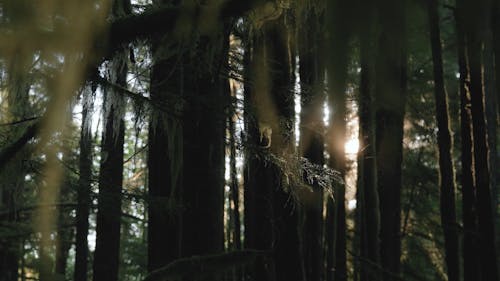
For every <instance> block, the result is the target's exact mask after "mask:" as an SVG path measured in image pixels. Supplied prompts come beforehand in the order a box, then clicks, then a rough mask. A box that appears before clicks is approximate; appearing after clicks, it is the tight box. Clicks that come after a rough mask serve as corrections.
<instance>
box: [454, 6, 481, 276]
mask: <svg viewBox="0 0 500 281" xmlns="http://www.w3.org/2000/svg"><path fill="white" fill-rule="evenodd" d="M462 6H463V1H457V10H459V9H462V8H463V7H462ZM455 16H456V19H455V20H456V29H457V42H458V67H459V72H460V85H459V87H460V130H461V142H462V144H461V149H462V155H461V162H462V177H461V184H462V221H463V226H464V230H463V232H464V233H463V235H464V238H463V251H462V257H463V263H464V265H463V266H464V269H463V272H464V281H475V280H482V279H481V275H480V270H479V259H478V258H477V257H478V255H479V253H478V247H479V245H478V241H477V213H476V187H475V185H474V157H473V151H472V116H471V112H470V92H469V86H468V84H467V83H468V81H470V80H469V79H470V78H469V74H468V69H467V54H466V42H465V34H464V33H463V32H464V30H463V22H462V21H461V20H460V19H459V18H458V17H457V15H455Z"/></svg>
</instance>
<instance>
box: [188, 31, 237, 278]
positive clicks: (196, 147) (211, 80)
mask: <svg viewBox="0 0 500 281" xmlns="http://www.w3.org/2000/svg"><path fill="white" fill-rule="evenodd" d="M226 28H227V26H226V25H225V24H222V23H221V28H220V29H218V30H216V31H215V32H214V33H213V34H212V37H210V38H209V37H204V36H201V37H200V38H199V39H198V42H197V45H198V46H203V47H197V48H194V49H193V50H191V53H188V54H186V56H185V60H184V62H185V63H184V65H185V67H186V69H185V74H186V76H185V84H184V87H185V97H186V98H185V104H184V109H183V116H182V126H183V128H182V130H183V138H184V141H183V149H182V151H183V162H182V169H183V170H182V173H183V189H182V202H183V212H182V216H183V218H182V219H183V221H182V243H181V245H182V250H181V253H182V255H183V256H192V255H204V254H214V253H220V252H222V251H223V250H224V221H223V218H224V185H225V180H224V169H225V161H224V156H225V132H226V126H225V125H226V118H227V105H228V104H229V103H228V101H229V94H230V92H229V81H228V80H227V78H226V77H227V73H226V72H225V71H226V69H227V61H228V47H229V32H228V31H227V29H226ZM207 47H208V48H210V49H211V50H212V52H207V50H206V48H207ZM214 278H217V277H216V276H211V277H210V278H209V280H216V279H214Z"/></svg>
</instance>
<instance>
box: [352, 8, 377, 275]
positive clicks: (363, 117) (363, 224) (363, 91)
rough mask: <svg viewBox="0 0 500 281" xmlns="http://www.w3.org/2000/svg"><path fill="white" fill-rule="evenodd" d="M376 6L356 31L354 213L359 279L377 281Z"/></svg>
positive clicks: (366, 15)
mask: <svg viewBox="0 0 500 281" xmlns="http://www.w3.org/2000/svg"><path fill="white" fill-rule="evenodd" d="M375 7H376V6H375V5H374V3H373V2H370V5H369V6H368V7H367V9H366V11H365V13H363V14H362V15H363V18H364V19H365V22H363V27H362V29H361V31H360V41H361V42H360V43H361V48H360V51H361V54H360V55H361V57H360V61H361V81H360V89H359V98H358V103H359V146H360V147H361V148H362V149H361V150H360V151H359V153H358V190H357V194H356V200H357V204H356V213H357V217H358V220H357V221H356V223H357V230H358V232H359V248H360V252H359V261H358V264H359V269H360V280H361V281H368V280H381V275H380V271H379V267H380V238H379V232H380V224H381V223H380V209H379V207H380V206H379V193H378V190H377V158H376V157H377V155H376V144H375V129H376V127H375V94H376V93H375V89H376V82H377V80H376V72H375V70H376V68H375V58H376V52H377V40H376V39H375V38H376V37H375V31H376V29H375V28H374V23H375V20H376V8H375Z"/></svg>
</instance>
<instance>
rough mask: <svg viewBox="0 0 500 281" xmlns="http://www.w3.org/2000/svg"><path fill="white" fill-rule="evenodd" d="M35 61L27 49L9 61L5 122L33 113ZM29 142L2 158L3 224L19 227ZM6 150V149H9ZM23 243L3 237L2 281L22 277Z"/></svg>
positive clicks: (0, 203)
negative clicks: (31, 72) (31, 97)
mask: <svg viewBox="0 0 500 281" xmlns="http://www.w3.org/2000/svg"><path fill="white" fill-rule="evenodd" d="M31 63H32V62H31V57H29V56H28V55H27V54H26V53H24V52H21V53H19V54H17V55H15V56H14V57H13V58H11V60H10V61H7V65H8V72H7V74H8V77H7V83H6V84H7V85H6V86H7V89H6V90H7V91H8V92H9V94H8V96H7V102H6V104H7V108H6V109H7V112H6V113H7V114H4V115H3V116H2V117H3V118H2V122H10V121H13V120H19V119H25V118H28V117H29V115H28V114H30V113H29V112H30V108H31V106H30V102H29V87H30V85H29V84H28V81H29V80H28V71H29V66H30V65H31ZM34 126H35V125H30V127H28V129H27V130H26V131H25V133H23V136H22V137H21V139H22V138H24V139H26V142H27V141H28V140H30V139H31V138H32V137H33V135H34V133H35V132H36V129H32V128H36V127H34ZM24 130H25V128H24V127H23V126H21V129H19V128H15V127H14V129H12V131H11V134H12V135H11V136H10V137H9V139H10V138H13V139H15V138H17V137H18V135H20V132H22V131H24ZM30 131H31V132H32V133H31V132H30ZM26 132H29V135H30V136H28V137H27V138H26V137H24V136H25V135H26ZM26 142H21V143H22V145H21V146H20V147H19V148H18V149H15V151H16V152H15V153H13V154H12V155H11V157H7V158H6V159H2V161H0V183H1V184H0V209H2V210H5V211H7V212H8V213H7V215H6V216H5V217H4V216H2V218H1V220H0V226H1V227H2V228H6V229H9V228H12V229H15V228H17V227H18V225H17V224H18V223H19V213H18V208H19V206H18V204H19V203H18V202H20V201H21V200H22V198H21V194H22V190H23V187H24V176H25V170H26V165H25V161H24V159H26V158H28V154H27V152H26V147H25V146H24V145H25V144H26ZM16 143H17V141H16ZM2 152H5V150H3V151H2ZM18 152H19V153H18ZM21 245H22V243H21V239H19V237H13V238H4V237H2V238H0V273H1V274H0V280H1V281H11V280H17V279H18V275H19V274H18V268H19V260H20V255H21V254H22V251H20V247H21Z"/></svg>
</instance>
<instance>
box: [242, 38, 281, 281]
mask: <svg viewBox="0 0 500 281" xmlns="http://www.w3.org/2000/svg"><path fill="white" fill-rule="evenodd" d="M245 45H246V46H245V47H246V48H245V54H244V69H245V70H244V71H245V74H244V79H245V80H244V87H245V88H244V95H245V111H244V114H245V115H244V116H245V131H246V140H245V142H246V147H247V150H246V151H245V168H244V171H245V172H244V181H245V184H244V198H245V208H244V218H245V219H244V223H245V241H244V247H245V248H246V249H255V250H271V249H272V247H273V241H274V231H273V217H274V210H273V205H272V202H273V189H272V188H270V186H271V185H272V172H273V171H272V170H271V169H270V167H266V166H265V164H264V159H263V158H262V157H258V156H259V155H261V154H264V153H268V151H269V148H268V147H267V146H268V144H269V139H268V137H267V136H265V135H261V134H260V132H259V120H258V116H257V102H258V99H257V98H256V96H257V95H258V94H259V93H263V92H264V91H265V88H264V87H265V85H264V83H265V80H264V79H266V77H265V75H266V74H267V73H265V70H266V69H265V59H264V47H265V46H264V40H263V38H262V36H254V37H253V38H248V39H247V40H246V42H245ZM245 275H246V277H248V278H251V279H253V280H263V281H273V280H275V279H276V277H275V267H274V261H273V259H263V260H262V261H261V262H257V263H255V264H254V265H253V266H252V267H250V268H248V270H247V271H246V272H245Z"/></svg>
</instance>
